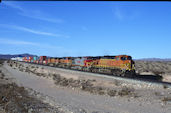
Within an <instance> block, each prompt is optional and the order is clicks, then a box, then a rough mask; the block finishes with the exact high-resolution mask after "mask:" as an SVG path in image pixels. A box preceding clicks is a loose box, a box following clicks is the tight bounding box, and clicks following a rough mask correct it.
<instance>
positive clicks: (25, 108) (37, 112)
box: [0, 60, 64, 113]
mask: <svg viewBox="0 0 171 113" xmlns="http://www.w3.org/2000/svg"><path fill="white" fill-rule="evenodd" d="M2 63H3V60H0V92H1V93H0V113H64V112H63V111H62V110H61V109H59V108H57V107H54V106H51V105H49V104H48V103H45V102H43V101H42V100H41V99H40V98H37V97H36V95H37V94H36V93H35V92H34V93H33V91H32V90H31V89H27V88H24V87H23V86H18V85H17V84H16V83H14V82H13V81H12V80H11V78H8V77H7V76H6V73H4V72H3V71H4V70H3V68H2V65H3V64H2ZM31 92H32V94H31Z"/></svg>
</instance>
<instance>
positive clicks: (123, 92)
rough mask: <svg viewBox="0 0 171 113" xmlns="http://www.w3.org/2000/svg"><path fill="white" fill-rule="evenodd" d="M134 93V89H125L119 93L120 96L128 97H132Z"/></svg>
mask: <svg viewBox="0 0 171 113" xmlns="http://www.w3.org/2000/svg"><path fill="white" fill-rule="evenodd" d="M133 92H134V89H133V88H128V87H123V88H122V89H121V90H120V91H118V95H119V96H128V95H132V94H133Z"/></svg>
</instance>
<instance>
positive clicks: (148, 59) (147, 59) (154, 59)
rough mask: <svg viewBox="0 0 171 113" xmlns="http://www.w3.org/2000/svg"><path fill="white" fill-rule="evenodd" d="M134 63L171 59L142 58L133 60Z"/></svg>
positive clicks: (170, 59)
mask: <svg viewBox="0 0 171 113" xmlns="http://www.w3.org/2000/svg"><path fill="white" fill-rule="evenodd" d="M134 60H135V61H171V58H164V59H162V58H142V59H134Z"/></svg>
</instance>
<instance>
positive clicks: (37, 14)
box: [3, 2, 64, 23]
mask: <svg viewBox="0 0 171 113" xmlns="http://www.w3.org/2000/svg"><path fill="white" fill-rule="evenodd" d="M3 4H5V5H6V6H9V7H11V8H14V9H17V10H19V12H18V14H19V15H21V16H25V17H29V18H33V19H39V20H43V21H48V22H52V23H63V22H64V20H62V19H57V18H53V17H51V16H50V15H48V14H45V13H44V12H41V11H40V10H32V9H29V10H27V9H25V8H23V7H21V6H20V5H18V4H17V3H16V2H3Z"/></svg>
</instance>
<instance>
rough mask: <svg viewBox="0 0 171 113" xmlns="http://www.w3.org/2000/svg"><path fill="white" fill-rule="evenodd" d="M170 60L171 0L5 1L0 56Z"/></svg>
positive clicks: (1, 9) (0, 5) (0, 22)
mask: <svg viewBox="0 0 171 113" xmlns="http://www.w3.org/2000/svg"><path fill="white" fill-rule="evenodd" d="M22 53H30V54H34V55H38V56H41V55H46V56H52V57H61V56H62V57H63V56H103V55H121V54H126V55H131V56H132V57H133V58H134V59H139V58H171V2H123V1H120V2H119V1H118V2H116V1H106V2H105V1H94V2H91V1H84V2H83V1H63V2H62V1H44V2H42V1H36V2H34V1H24V2H21V1H2V2H1V3H0V54H22Z"/></svg>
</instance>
